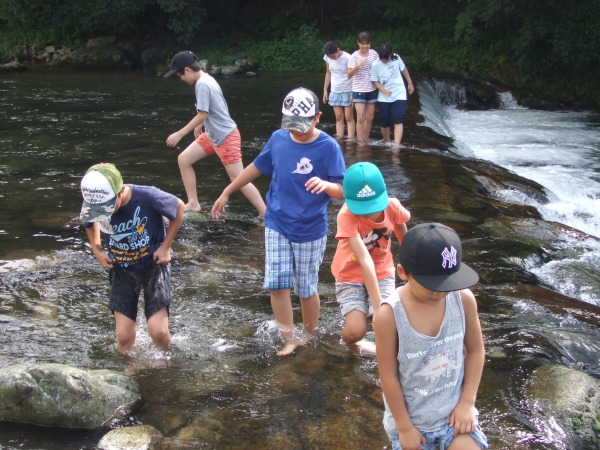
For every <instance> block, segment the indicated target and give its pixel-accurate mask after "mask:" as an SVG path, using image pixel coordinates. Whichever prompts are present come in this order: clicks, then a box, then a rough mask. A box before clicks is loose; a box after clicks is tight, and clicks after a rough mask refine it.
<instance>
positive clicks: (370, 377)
mask: <svg viewBox="0 0 600 450" xmlns="http://www.w3.org/2000/svg"><path fill="white" fill-rule="evenodd" d="M220 83H221V85H222V87H223V90H224V92H225V95H226V98H227V100H228V103H229V107H230V110H231V113H232V116H233V117H234V119H235V120H236V121H237V123H238V125H239V127H240V130H241V133H242V138H243V142H244V148H243V150H244V158H245V162H246V163H248V162H250V161H252V159H253V158H254V156H256V154H258V152H259V151H260V150H261V149H262V146H263V145H264V143H265V142H266V140H267V139H268V137H269V135H270V133H271V131H272V130H274V129H276V128H277V127H278V125H279V120H280V112H279V111H280V109H279V108H280V106H279V105H280V102H281V99H282V98H283V95H284V94H285V93H286V92H287V91H289V90H290V89H291V88H293V87H295V86H298V85H304V86H307V87H309V88H312V89H313V90H314V91H315V92H320V87H321V86H322V79H321V75H317V74H314V75H312V74H285V75H282V74H265V75H263V76H261V77H259V78H254V79H229V80H221V81H220ZM0 92H2V95H1V96H0V117H1V118H2V120H1V121H0V124H2V125H0V127H1V128H2V138H1V141H2V149H3V151H2V154H1V155H0V173H1V174H2V183H1V184H0V199H1V201H2V212H1V213H0V233H1V235H2V241H1V244H0V258H1V259H2V260H1V261H0V344H1V346H2V349H3V351H2V354H1V356H0V366H1V367H4V366H7V365H10V364H14V363H20V362H59V363H65V364H70V365H74V366H77V367H82V368H90V369H100V368H107V369H113V370H118V371H123V372H125V373H127V374H129V375H131V376H133V377H134V378H135V379H136V380H137V381H138V382H139V383H140V386H141V389H142V394H143V396H144V404H143V405H142V407H141V408H140V409H139V410H138V411H136V412H135V413H134V414H132V415H131V416H130V417H128V418H126V419H125V420H124V421H122V422H120V423H118V424H115V426H122V425H131V424H148V425H153V426H154V427H156V428H157V429H158V430H159V431H160V432H161V433H163V435H164V436H165V437H166V440H165V447H166V448H237V447H242V448H259V447H260V448H340V447H345V448H382V447H384V446H385V445H387V437H386V436H385V433H384V432H383V427H382V425H381V419H382V411H383V404H382V400H381V391H380V388H379V385H378V374H377V368H376V364H375V359H374V357H373V356H369V355H356V354H353V353H351V352H349V351H348V350H347V349H346V348H344V347H343V346H342V345H340V343H339V340H340V329H341V325H342V318H341V317H340V314H339V310H338V307H337V303H336V301H335V296H334V291H333V281H334V280H333V277H332V275H331V273H330V272H329V266H330V263H331V258H332V256H333V252H334V247H335V242H334V241H335V239H334V237H333V232H334V230H335V216H336V213H337V210H338V209H339V207H340V206H341V202H339V201H333V202H332V206H331V208H330V217H329V222H330V238H329V242H328V249H327V252H326V256H325V261H324V263H323V265H322V268H321V273H320V280H321V282H320V293H321V300H322V313H321V318H320V326H319V330H318V333H317V337H316V339H314V340H313V341H312V342H311V343H310V344H309V345H308V346H307V347H306V348H302V349H300V350H299V351H298V352H297V353H296V355H294V356H292V357H289V358H277V357H275V356H274V352H275V349H276V348H278V346H279V345H280V341H279V337H278V333H277V331H276V329H275V328H274V326H273V322H272V313H271V308H270V303H269V297H268V293H266V292H265V291H263V290H262V289H261V282H262V275H263V260H262V258H263V231H264V228H263V226H262V225H261V223H260V221H259V220H258V218H257V217H256V214H255V211H254V210H253V208H252V207H251V206H250V205H249V204H248V203H247V202H246V201H245V199H244V198H243V196H241V195H236V196H235V197H234V198H232V200H231V203H230V208H229V211H228V213H227V217H226V218H225V220H210V219H208V217H207V215H206V213H204V214H201V215H200V217H199V219H198V220H196V221H186V222H185V223H184V224H183V226H182V228H181V230H180V232H179V234H178V237H177V242H176V244H175V245H174V250H175V252H176V258H175V261H174V263H173V272H172V278H173V289H174V291H173V301H172V307H171V311H170V313H171V320H170V323H171V327H172V331H173V335H174V343H173V345H172V347H171V348H170V349H169V350H168V351H166V352H162V351H158V350H155V349H154V348H153V347H152V345H151V341H150V339H149V337H148V336H147V334H146V332H145V325H144V323H143V321H142V320H141V318H138V322H139V323H138V325H139V329H140V336H139V341H138V347H137V349H136V351H135V353H134V354H133V355H132V357H130V358H123V357H121V356H119V355H118V354H116V352H115V350H114V324H113V320H112V318H111V316H110V313H109V311H108V309H107V308H106V299H107V291H108V280H107V274H106V273H105V272H104V270H103V269H101V268H100V266H99V265H98V264H97V262H96V261H95V259H94V258H93V257H92V256H91V254H90V252H89V250H88V249H87V247H86V243H85V233H84V231H83V230H82V229H81V227H80V225H79V222H78V218H77V216H78V212H79V208H80V195H79V180H80V177H81V175H82V174H83V172H84V171H85V169H86V168H87V167H89V166H90V165H91V164H94V163H96V162H99V161H105V162H114V163H116V164H117V166H118V167H119V168H120V169H121V171H122V173H123V176H124V178H125V181H126V182H132V183H138V184H149V185H156V186H158V187H160V188H162V189H164V190H167V191H169V192H172V193H174V194H176V195H178V196H180V197H182V198H183V195H184V192H183V188H182V185H181V180H180V176H179V172H178V169H177V164H176V154H177V152H176V151H175V150H173V149H169V148H167V147H166V146H165V144H164V141H165V139H166V137H167V135H168V134H170V133H171V132H173V131H175V130H177V129H178V128H180V127H181V126H182V125H183V124H185V123H187V121H189V119H190V118H191V116H192V114H193V113H194V107H193V92H192V90H191V88H189V86H187V85H184V84H183V83H178V82H176V81H175V80H163V79H160V78H156V77H147V76H142V75H136V74H94V73H86V74H79V73H71V72H59V73H56V72H50V71H41V72H33V73H25V74H17V75H13V76H9V77H4V78H2V79H1V80H0ZM414 108H415V107H414V106H413V109H414ZM324 109H325V114H324V117H323V120H322V125H323V128H324V129H325V130H326V131H328V132H330V133H332V132H333V130H334V120H333V115H332V113H331V110H330V109H329V108H324ZM413 120H414V119H413ZM374 134H375V132H374ZM185 142H189V137H188V139H187V140H185ZM406 143H407V148H405V149H403V150H402V151H400V152H398V151H392V150H391V149H388V148H386V147H384V146H381V145H377V143H374V145H372V146H368V147H364V146H357V145H356V144H353V143H343V149H344V153H345V158H346V163H347V165H351V164H352V163H354V162H356V161H363V160H370V161H373V162H375V163H377V164H378V165H379V166H380V167H381V168H382V171H383V173H384V176H385V178H386V180H387V183H388V191H389V193H390V195H392V196H396V197H398V198H399V199H400V200H401V201H402V202H403V204H405V206H407V207H408V209H410V210H411V212H412V214H413V222H412V224H413V225H414V224H416V223H418V222H422V221H443V222H445V223H448V224H450V225H452V226H454V227H455V228H456V229H457V230H459V232H461V234H462V235H463V239H464V242H465V252H466V256H465V258H466V259H468V260H469V261H470V262H471V261H472V263H473V266H475V267H476V268H477V269H478V271H479V272H480V273H481V274H482V283H481V284H480V285H479V286H477V287H476V288H475V292H476V295H477V297H478V300H479V303H480V313H481V319H482V325H483V327H484V338H485V341H486V348H487V350H488V353H489V354H490V355H492V356H490V358H489V359H488V362H487V365H486V367H485V370H484V376H483V381H482V386H481V389H480V400H479V401H478V407H479V409H480V413H481V421H482V425H483V427H484V429H485V431H486V433H487V434H488V437H489V440H490V443H491V444H492V447H493V448H506V449H509V448H515V446H517V447H518V448H524V449H525V448H527V449H538V448H539V449H541V448H563V447H561V441H560V438H558V437H557V438H555V439H554V438H552V437H550V438H548V436H546V435H544V434H543V433H542V431H540V430H541V429H540V428H536V426H535V423H534V421H533V420H532V416H531V412H530V411H529V410H528V407H527V406H526V405H527V403H526V402H525V399H524V386H525V384H526V381H527V379H528V376H529V374H530V373H531V371H532V370H533V369H535V368H536V367H538V366H539V365H541V364H543V363H548V362H552V363H558V364H563V365H567V366H571V367H576V368H579V369H581V370H584V371H586V372H587V373H590V374H592V375H598V374H599V373H600V368H599V365H598V360H597V355H598V351H599V350H600V349H599V348H598V347H599V345H600V344H598V342H600V339H599V338H600V333H599V330H598V319H599V318H600V311H599V310H598V308H596V307H594V306H593V305H587V304H584V303H582V302H577V300H576V299H570V298H565V297H564V296H561V295H560V294H557V293H556V292H553V291H551V290H550V289H549V288H548V287H546V286H543V285H542V284H541V283H539V282H538V281H537V280H536V278H535V276H534V275H532V274H530V273H529V272H527V271H526V270H518V269H517V268H516V266H517V265H518V264H514V259H515V258H516V259H519V258H521V259H519V261H524V260H525V259H526V258H525V256H521V254H518V255H517V254H516V253H515V255H513V256H514V257H513V256H511V257H510V258H513V259H512V260H511V259H510V258H509V257H507V258H504V259H502V258H496V255H499V254H501V253H502V252H503V251H504V252H505V253H506V245H507V242H508V241H507V240H503V239H501V238H493V237H490V235H489V234H488V233H487V231H486V228H485V227H484V226H483V224H484V222H485V223H486V224H488V225H489V224H490V223H491V225H489V226H493V227H496V228H501V224H500V218H501V217H504V216H507V215H508V216H511V214H509V212H511V211H512V209H513V207H512V206H511V205H507V204H502V203H501V202H499V201H493V199H490V198H485V194H483V193H482V192H481V190H480V192H479V193H474V191H476V189H474V188H472V186H470V184H472V183H473V181H472V180H471V179H472V176H471V178H469V175H467V174H470V173H473V172H477V173H478V176H480V177H484V176H487V177H489V178H490V179H494V180H495V182H498V183H502V182H504V181H505V180H504V177H508V175H506V174H503V173H499V172H494V171H495V170H497V169H494V168H484V169H485V170H483V169H482V168H481V167H479V166H481V164H482V163H481V162H479V163H477V162H473V161H471V162H468V161H461V160H458V159H457V158H455V157H453V156H452V155H449V154H446V153H445V152H443V150H444V149H445V148H446V145H447V141H445V140H444V139H443V138H441V137H437V136H433V135H428V134H427V132H426V131H424V130H423V129H418V130H417V129H416V127H412V129H411V127H408V126H407V133H406ZM183 145H186V144H184V143H182V146H183ZM181 149H182V147H181V146H180V148H179V150H181ZM197 171H198V174H199V195H200V200H201V203H202V205H203V208H204V209H205V210H208V209H209V208H210V206H211V204H212V201H213V200H214V199H215V198H216V197H217V196H218V194H219V193H220V190H221V189H222V188H223V187H224V186H225V172H224V170H223V168H222V167H221V165H220V163H219V161H218V160H217V159H216V158H209V159H207V160H205V161H203V162H202V163H200V164H199V165H198V168H197ZM521 182H523V181H522V180H521ZM257 186H258V187H259V189H260V190H261V191H262V192H265V191H266V188H267V186H268V180H267V179H259V180H258V182H257ZM531 189H535V186H533V185H532V187H531ZM512 212H514V211H512ZM517 217H519V218H532V217H533V218H535V219H537V217H536V214H535V213H534V212H531V211H525V210H521V211H519V215H518V216H517ZM533 247H535V246H533ZM533 247H532V248H533ZM528 248H529V247H528ZM517 251H523V252H524V254H525V253H526V254H527V257H528V258H530V257H531V254H532V253H536V255H540V254H541V253H542V252H541V250H539V251H538V247H535V249H534V250H528V251H527V252H525V251H524V250H523V249H522V248H521V247H519V249H517V250H515V252H517ZM394 252H397V246H396V247H395V248H394ZM490 255H493V256H494V264H492V263H491V261H490ZM539 257H540V258H541V257H543V254H542V255H541V256H539ZM296 306H297V305H296ZM296 313H297V314H299V311H296ZM296 321H297V322H299V321H300V316H299V315H298V316H297V317H296ZM368 338H369V339H371V340H372V339H373V333H372V331H370V332H369V334H368ZM495 354H500V355H501V356H499V357H497V356H493V355H495ZM104 432H105V431H103V430H100V431H71V430H68V431H66V430H57V429H43V428H39V427H34V426H27V425H16V424H7V423H1V424H0V447H2V448H25V449H36V448H48V449H51V448H55V449H58V448H60V449H79V448H94V446H95V445H96V443H97V442H98V440H99V439H100V438H101V436H102V435H103V434H104ZM553 439H554V440H553Z"/></svg>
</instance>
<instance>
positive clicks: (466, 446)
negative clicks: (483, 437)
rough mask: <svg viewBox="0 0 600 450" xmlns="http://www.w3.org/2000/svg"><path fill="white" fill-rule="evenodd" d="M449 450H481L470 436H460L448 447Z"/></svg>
mask: <svg viewBox="0 0 600 450" xmlns="http://www.w3.org/2000/svg"><path fill="white" fill-rule="evenodd" d="M448 450H480V447H479V444H478V443H477V441H475V439H473V438H472V437H471V436H469V435H468V434H459V435H458V436H456V437H455V438H454V439H453V440H452V443H451V444H450V445H449V446H448Z"/></svg>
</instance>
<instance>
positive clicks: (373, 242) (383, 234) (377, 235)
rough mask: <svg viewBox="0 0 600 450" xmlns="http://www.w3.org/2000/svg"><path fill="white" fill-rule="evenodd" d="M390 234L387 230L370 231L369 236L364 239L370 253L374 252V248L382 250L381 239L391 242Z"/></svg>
mask: <svg viewBox="0 0 600 450" xmlns="http://www.w3.org/2000/svg"><path fill="white" fill-rule="evenodd" d="M390 234H391V233H390V232H389V231H388V229H387V228H376V229H374V230H371V231H369V234H367V235H366V236H365V237H363V242H364V244H365V247H367V250H369V251H371V250H373V249H374V248H380V247H381V245H380V244H379V239H381V238H384V239H387V240H389V239H390Z"/></svg>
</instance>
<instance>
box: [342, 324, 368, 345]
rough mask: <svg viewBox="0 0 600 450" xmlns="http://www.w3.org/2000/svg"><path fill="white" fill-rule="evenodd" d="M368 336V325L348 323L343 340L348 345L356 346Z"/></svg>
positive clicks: (343, 333) (343, 331)
mask: <svg viewBox="0 0 600 450" xmlns="http://www.w3.org/2000/svg"><path fill="white" fill-rule="evenodd" d="M366 334H367V324H366V323H364V324H363V323H346V326H345V327H344V329H343V330H342V338H343V339H344V341H345V342H346V343H348V344H355V343H356V342H358V341H360V340H361V339H362V338H364V337H365V335H366Z"/></svg>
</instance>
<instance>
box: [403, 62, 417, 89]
mask: <svg viewBox="0 0 600 450" xmlns="http://www.w3.org/2000/svg"><path fill="white" fill-rule="evenodd" d="M402 75H404V78H405V79H406V83H407V84H408V93H409V94H412V93H413V92H415V87H414V86H413V82H412V80H411V78H410V74H409V73H408V69H407V68H406V66H405V67H404V70H403V71H402Z"/></svg>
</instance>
